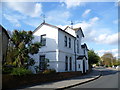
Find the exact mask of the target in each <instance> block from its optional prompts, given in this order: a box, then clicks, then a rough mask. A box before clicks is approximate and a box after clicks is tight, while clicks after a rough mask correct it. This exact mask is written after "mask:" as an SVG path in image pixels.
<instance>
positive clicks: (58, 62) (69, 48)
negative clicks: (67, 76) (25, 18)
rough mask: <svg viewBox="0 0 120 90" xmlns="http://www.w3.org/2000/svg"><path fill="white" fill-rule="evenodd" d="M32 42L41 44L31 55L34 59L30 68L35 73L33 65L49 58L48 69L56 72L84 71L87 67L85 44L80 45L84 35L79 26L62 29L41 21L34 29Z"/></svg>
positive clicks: (37, 64)
mask: <svg viewBox="0 0 120 90" xmlns="http://www.w3.org/2000/svg"><path fill="white" fill-rule="evenodd" d="M33 35H34V40H33V42H41V44H42V45H43V46H42V47H41V48H40V50H39V52H38V54H35V55H32V56H31V57H32V58H33V59H34V60H35V65H34V66H32V67H30V69H31V70H32V71H33V72H35V73H36V71H35V69H34V67H35V66H39V69H41V70H42V69H44V68H43V67H42V62H44V60H45V59H46V58H47V59H49V67H48V68H49V69H55V70H56V71H57V72H69V71H81V72H83V73H84V72H86V71H87V70H88V69H89V68H88V55H87V51H88V48H87V45H86V44H84V45H81V39H82V38H83V37H84V34H83V32H82V29H81V28H75V29H73V28H70V27H69V26H67V27H66V28H65V29H64V30H62V29H61V28H59V27H57V26H53V25H50V24H48V23H42V24H41V25H39V26H38V27H37V28H36V29H35V30H34V31H33Z"/></svg>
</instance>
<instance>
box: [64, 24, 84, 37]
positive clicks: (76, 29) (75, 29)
mask: <svg viewBox="0 0 120 90" xmlns="http://www.w3.org/2000/svg"><path fill="white" fill-rule="evenodd" d="M67 28H70V27H69V26H67V27H66V28H65V29H64V30H66V29H67ZM71 29H72V28H71ZM72 30H74V31H76V32H77V31H78V30H80V31H81V33H82V35H83V37H85V36H84V34H83V31H82V29H81V27H79V28H73V29H72Z"/></svg>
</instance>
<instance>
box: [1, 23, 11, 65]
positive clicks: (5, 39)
mask: <svg viewBox="0 0 120 90" xmlns="http://www.w3.org/2000/svg"><path fill="white" fill-rule="evenodd" d="M9 39H10V36H9V34H8V32H7V30H6V29H5V28H4V27H3V26H1V25H0V59H1V60H0V61H1V62H2V63H4V62H5V57H6V55H7V49H8V43H9Z"/></svg>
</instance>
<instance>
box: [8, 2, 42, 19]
mask: <svg viewBox="0 0 120 90" xmlns="http://www.w3.org/2000/svg"><path fill="white" fill-rule="evenodd" d="M7 6H8V7H9V8H11V9H12V10H15V11H18V12H19V13H21V14H22V15H27V16H30V17H39V16H40V15H41V13H42V5H41V4H40V3H30V2H7Z"/></svg>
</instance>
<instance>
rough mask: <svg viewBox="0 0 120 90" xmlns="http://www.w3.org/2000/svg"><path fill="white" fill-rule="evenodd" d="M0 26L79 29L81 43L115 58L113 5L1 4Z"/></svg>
mask: <svg viewBox="0 0 120 90" xmlns="http://www.w3.org/2000/svg"><path fill="white" fill-rule="evenodd" d="M0 14H1V15H2V18H1V19H2V20H0V23H1V24H2V25H3V26H4V28H6V29H7V30H10V31H12V30H14V29H18V30H26V31H28V30H32V31H33V30H34V29H35V28H36V27H37V26H38V25H39V24H41V23H42V22H43V17H42V15H43V14H44V15H45V21H46V22H47V23H49V24H52V25H56V26H59V27H60V28H63V29H64V28H65V27H66V26H67V25H70V21H71V20H72V21H73V24H74V25H73V27H74V28H76V27H81V28H82V29H83V32H84V34H85V38H84V39H83V40H82V42H83V43H84V42H85V43H87V45H88V47H89V49H94V50H95V51H96V52H97V53H98V54H99V55H103V54H104V53H105V52H112V53H113V54H114V56H117V55H118V20H119V19H118V5H117V3H116V2H80V1H78V0H77V1H76V2H70V1H68V0H66V1H65V2H4V3H2V12H1V11H0Z"/></svg>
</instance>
